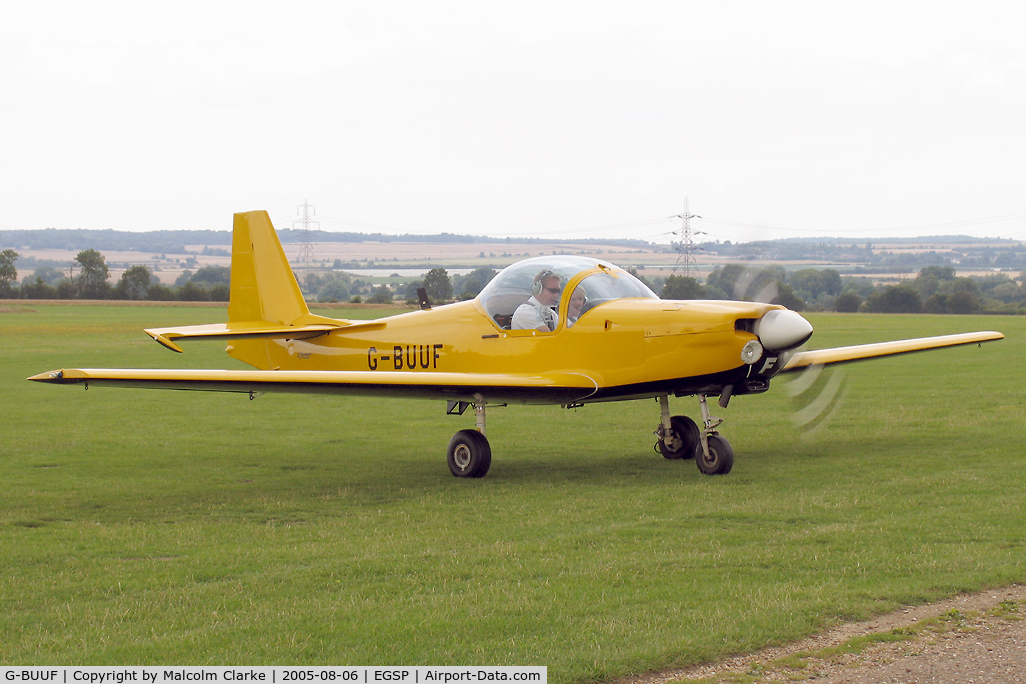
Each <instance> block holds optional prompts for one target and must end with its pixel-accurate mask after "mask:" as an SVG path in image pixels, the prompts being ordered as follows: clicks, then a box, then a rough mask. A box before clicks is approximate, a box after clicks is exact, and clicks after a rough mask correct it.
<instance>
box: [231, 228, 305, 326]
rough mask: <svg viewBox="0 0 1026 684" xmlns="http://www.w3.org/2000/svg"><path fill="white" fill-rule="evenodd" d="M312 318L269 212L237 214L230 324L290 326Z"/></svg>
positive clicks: (233, 249)
mask: <svg viewBox="0 0 1026 684" xmlns="http://www.w3.org/2000/svg"><path fill="white" fill-rule="evenodd" d="M309 314H310V309H309V308H308V307H307V305H306V301H305V300H304V299H303V293H302V291H300V289H299V283H298V282H296V276H295V274H294V273H293V272H292V267H291V266H289V262H288V259H287V258H286V257H285V250H283V249H282V246H281V241H280V240H278V235H277V233H275V232H274V226H273V225H271V217H270V216H268V215H267V212H266V211H248V212H245V213H240V214H235V220H234V225H233V228H232V273H231V296H230V298H229V301H228V321H229V322H239V321H269V322H271V323H279V324H281V325H290V324H293V323H295V322H296V321H297V320H298V319H299V318H300V317H303V316H308V315H309Z"/></svg>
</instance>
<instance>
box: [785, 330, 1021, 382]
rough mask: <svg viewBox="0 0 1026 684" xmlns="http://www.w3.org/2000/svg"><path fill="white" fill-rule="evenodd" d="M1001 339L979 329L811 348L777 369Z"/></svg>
mask: <svg viewBox="0 0 1026 684" xmlns="http://www.w3.org/2000/svg"><path fill="white" fill-rule="evenodd" d="M1000 339H1004V335H1002V334H1001V333H999V332H994V331H991V330H987V331H982V332H971V333H959V334H957V335H941V336H939V337H919V338H916V339H912V340H895V341H893V342H877V343H875V344H860V345H855V346H852V347H834V348H833V349H816V350H814V351H803V352H796V353H795V354H794V355H793V356H792V357H791V359H790V361H788V362H787V365H786V366H784V368H783V370H781V371H780V372H781V373H787V372H790V371H796V370H800V369H802V368H805V367H806V366H818V365H827V364H833V363H850V362H852V361H862V360H865V359H874V358H878V357H881V356H893V355H895V354H909V353H912V352H918V351H926V350H927V349H940V348H942V347H956V346H958V345H961V344H977V343H981V342H990V341H992V340H1000Z"/></svg>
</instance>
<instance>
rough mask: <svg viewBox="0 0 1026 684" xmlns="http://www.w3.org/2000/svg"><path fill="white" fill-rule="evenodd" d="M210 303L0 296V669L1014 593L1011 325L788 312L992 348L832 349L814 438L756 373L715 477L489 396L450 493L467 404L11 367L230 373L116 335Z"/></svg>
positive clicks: (1025, 472)
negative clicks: (65, 380) (149, 385)
mask: <svg viewBox="0 0 1026 684" xmlns="http://www.w3.org/2000/svg"><path fill="white" fill-rule="evenodd" d="M380 313H381V312H373V314H370V313H369V314H368V315H379V314H380ZM329 315H330V314H329ZM346 315H353V314H352V313H351V312H347V313H346ZM223 318H224V312H223V311H222V310H219V309H209V308H207V309H202V308H170V309H169V308H149V307H121V308H118V307H106V306H79V307H76V306H56V305H53V306H49V305H33V306H31V307H28V308H19V307H17V306H16V305H15V306H13V307H7V308H5V309H3V313H0V359H2V364H0V368H2V373H0V426H2V439H0V481H2V483H3V487H2V490H0V491H2V495H0V496H2V501H3V505H2V507H0V564H2V565H0V567H2V575H0V615H2V617H0V663H3V664H47V665H49V664H54V665H59V664H78V665H102V664H237V665H260V664H277V665H285V664H352V665H391V664H396V665H400V664H401V665H458V664H469V665H475V664H489V665H535V664H536V665H547V666H548V667H549V677H550V680H551V681H553V682H585V681H595V680H602V679H609V678H613V677H616V676H619V675H623V674H628V673H633V672H640V671H645V670H650V669H654V668H662V667H666V666H671V665H683V664H687V663H694V662H697V661H702V660H707V659H711V658H715V657H718V656H722V655H724V654H727V653H732V652H739V651H746V650H750V649H754V648H758V647H760V646H763V645H766V644H770V643H780V642H784V641H788V640H792V639H795V638H797V637H800V636H803V635H806V634H809V633H810V632H814V631H817V630H819V629H821V628H823V627H824V626H826V625H829V624H833V623H836V622H837V621H843V620H849V619H853V618H860V617H865V616H868V615H870V614H873V613H877V612H881V611H886V610H890V609H893V608H894V607H896V606H898V605H900V604H904V603H916V602H922V601H927V600H930V599H936V598H938V597H941V596H945V595H950V594H952V593H955V592H959V591H968V590H974V589H979V588H981V587H987V586H995V585H1003V584H1008V583H1012V582H1022V581H1026V564H1024V559H1026V539H1024V537H1026V507H1024V501H1026V458H1024V451H1026V449H1024V446H1023V444H1024V437H1026V428H1024V425H1026V415H1024V414H1026V408H1024V407H1026V383H1024V382H1023V379H1024V378H1023V370H1022V369H1023V365H1022V359H1023V358H1024V356H1026V319H1024V318H982V317H981V318H974V317H944V316H911V317H887V316H867V315H850V316H845V315H826V314H823V315H813V316H810V319H811V320H812V322H813V324H814V325H815V326H816V328H817V332H816V335H815V336H814V338H813V345H812V346H813V347H826V346H836V345H843V344H854V343H862V342H874V341H881V340H886V339H895V338H900V337H910V336H921V335H934V334H943V333H950V332H960V331H969V330H984V329H996V330H1001V331H1002V332H1004V333H1005V334H1006V336H1007V339H1005V340H1003V341H1000V342H996V343H992V344H989V345H984V346H983V347H982V348H977V347H962V348H957V349H950V350H942V351H933V352H926V353H923V354H916V355H910V356H903V357H896V358H892V359H886V360H878V361H873V362H867V363H862V364H855V365H852V366H849V367H847V369H846V373H847V379H848V390H847V395H846V398H845V401H844V403H843V405H842V407H841V409H840V410H839V411H838V413H837V414H836V415H835V416H834V419H833V420H832V421H831V422H830V423H828V424H827V425H825V426H824V427H822V428H820V429H819V430H818V431H816V432H815V433H813V434H812V435H811V436H806V437H799V436H798V435H797V434H796V432H795V430H794V428H793V426H792V424H791V422H790V420H789V412H790V404H789V399H788V397H787V395H786V393H785V392H783V391H779V388H774V390H773V391H771V392H770V393H768V394H766V395H763V396H755V397H738V398H735V399H734V400H733V401H732V402H731V405H730V408H729V409H727V410H718V411H717V413H718V414H719V415H720V416H721V417H723V418H725V419H726V422H725V423H724V425H723V426H722V427H721V431H722V433H723V434H724V435H725V436H727V437H728V438H729V439H730V440H731V442H732V444H733V445H734V450H735V452H736V454H737V460H736V462H735V465H734V470H733V472H731V473H730V474H729V475H727V476H724V477H703V476H701V475H700V474H699V472H698V470H697V468H695V466H694V464H693V463H692V462H690V461H687V462H674V461H666V460H664V459H663V458H661V457H660V456H659V455H657V454H656V453H654V452H653V450H652V443H653V442H654V437H653V436H652V431H653V430H654V428H655V426H656V423H657V421H658V405H657V404H656V403H655V402H652V401H644V402H627V403H620V404H609V405H594V406H587V407H585V408H583V409H578V410H572V411H567V410H563V409H559V408H541V407H511V408H508V409H496V410H493V411H491V412H490V413H489V423H488V427H489V439H490V440H491V443H492V448H493V453H494V461H493V464H492V469H491V471H490V473H489V474H488V476H487V477H486V478H484V479H483V480H457V479H455V478H453V477H452V476H451V475H450V474H449V471H448V469H447V467H446V465H445V446H446V444H447V442H448V440H449V438H450V437H451V436H452V434H453V433H454V432H455V431H456V430H458V429H460V428H464V427H471V425H472V422H473V418H472V417H471V416H470V414H469V413H468V414H467V415H465V416H463V417H459V418H457V417H451V416H446V415H445V411H444V405H442V404H441V403H439V402H417V401H406V402H400V401H385V400H368V399H355V398H334V397H322V396H292V395H264V396H261V397H259V398H257V399H256V400H255V401H249V400H248V398H247V397H246V396H245V395H228V394H213V393H187V392H155V391H148V390H122V389H112V388H93V389H90V390H88V391H83V390H82V389H81V388H80V387H79V388H70V387H67V388H65V387H53V386H47V385H40V384H36V383H29V382H26V381H25V378H26V377H28V376H29V375H32V374H35V373H39V372H42V371H46V370H51V369H54V368H59V367H62V366H66V367H104V366H107V367H109V366H115V367H119V366H127V367H197V368H200V367H215V368H216V367H224V368H232V367H237V363H236V362H235V361H233V360H232V359H230V358H228V357H227V355H225V354H224V353H223V351H222V349H223V347H221V346H220V345H217V344H207V343H192V344H189V345H188V346H187V348H186V354H184V355H179V354H173V353H171V352H168V351H166V350H164V349H163V348H162V347H160V346H159V345H157V344H154V343H153V342H152V341H151V340H150V339H149V338H148V337H147V336H146V335H145V334H143V333H142V332H141V328H143V327H148V326H158V325H159V326H166V325H175V324H185V323H206V322H218V321H221V320H223ZM672 406H673V408H674V412H675V413H689V414H690V415H692V416H695V415H696V413H697V401H695V400H694V399H677V400H673V401H672Z"/></svg>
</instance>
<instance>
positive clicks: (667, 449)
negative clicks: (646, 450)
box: [655, 394, 734, 475]
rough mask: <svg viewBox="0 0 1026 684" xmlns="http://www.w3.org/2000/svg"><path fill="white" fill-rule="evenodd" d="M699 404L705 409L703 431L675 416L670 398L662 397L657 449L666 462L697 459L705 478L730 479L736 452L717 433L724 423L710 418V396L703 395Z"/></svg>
mask: <svg viewBox="0 0 1026 684" xmlns="http://www.w3.org/2000/svg"><path fill="white" fill-rule="evenodd" d="M698 403H699V406H700V407H701V409H702V425H703V427H702V428H701V429H700V428H699V427H698V425H697V424H696V423H695V421H693V420H691V419H690V418H688V417H687V416H671V415H670V400H669V397H668V396H667V395H665V394H664V395H662V396H660V397H659V408H660V417H661V420H660V423H659V427H658V428H657V429H656V432H655V434H656V436H657V437H658V438H659V441H658V442H656V449H657V450H658V451H659V453H661V454H662V455H663V458H670V459H684V458H694V459H695V465H697V466H698V469H699V470H700V471H701V472H702V473H703V474H705V475H726V474H727V473H729V472H730V469H731V468H732V467H733V466H734V450H733V449H732V448H731V446H730V442H728V441H727V440H726V439H724V438H723V437H721V436H720V434H719V432H717V431H716V427H717V426H718V425H719V424H720V423H722V422H723V421H722V420H720V419H719V418H717V417H716V416H713V415H710V413H709V404H708V402H707V401H706V395H704V394H699V395H698ZM721 404H722V400H721Z"/></svg>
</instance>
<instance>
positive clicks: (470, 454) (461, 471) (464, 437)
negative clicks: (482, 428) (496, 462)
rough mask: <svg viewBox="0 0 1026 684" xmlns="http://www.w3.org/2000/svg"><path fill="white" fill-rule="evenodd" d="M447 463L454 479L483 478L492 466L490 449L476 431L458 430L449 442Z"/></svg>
mask: <svg viewBox="0 0 1026 684" xmlns="http://www.w3.org/2000/svg"><path fill="white" fill-rule="evenodd" d="M448 461H449V470H450V471H451V472H452V474H453V475H455V476H456V477H484V476H485V473H487V472H488V468H489V467H491V465H492V447H491V446H490V445H489V444H488V439H487V438H486V437H485V436H484V435H482V434H481V433H480V432H478V431H477V430H460V431H459V432H457V433H456V434H455V435H453V437H452V439H450V440H449V453H448Z"/></svg>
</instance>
